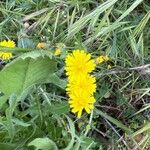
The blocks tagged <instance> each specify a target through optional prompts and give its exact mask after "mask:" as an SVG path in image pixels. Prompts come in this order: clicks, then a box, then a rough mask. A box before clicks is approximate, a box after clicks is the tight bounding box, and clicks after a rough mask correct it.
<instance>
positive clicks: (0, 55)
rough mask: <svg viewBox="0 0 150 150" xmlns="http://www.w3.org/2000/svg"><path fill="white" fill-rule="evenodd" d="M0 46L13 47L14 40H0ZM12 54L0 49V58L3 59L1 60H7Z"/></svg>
mask: <svg viewBox="0 0 150 150" xmlns="http://www.w3.org/2000/svg"><path fill="white" fill-rule="evenodd" d="M0 46H2V47H8V48H14V47H15V46H16V45H15V42H14V41H11V40H8V41H6V40H4V41H2V42H0ZM12 56H13V55H12V53H11V52H2V51H0V58H1V59H3V60H8V59H10V58H12Z"/></svg>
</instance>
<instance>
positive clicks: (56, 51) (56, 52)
mask: <svg viewBox="0 0 150 150" xmlns="http://www.w3.org/2000/svg"><path fill="white" fill-rule="evenodd" d="M60 54H61V49H59V48H58V49H56V50H55V53H54V55H55V56H58V55H60Z"/></svg>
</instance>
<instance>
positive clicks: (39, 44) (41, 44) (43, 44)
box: [37, 42, 46, 48]
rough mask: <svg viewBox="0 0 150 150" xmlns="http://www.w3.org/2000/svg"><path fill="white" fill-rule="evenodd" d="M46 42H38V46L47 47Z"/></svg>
mask: <svg viewBox="0 0 150 150" xmlns="http://www.w3.org/2000/svg"><path fill="white" fill-rule="evenodd" d="M45 47H46V44H45V43H44V42H41V43H38V45H37V48H45Z"/></svg>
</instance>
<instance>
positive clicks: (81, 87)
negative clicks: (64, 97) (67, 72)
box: [66, 75, 96, 95]
mask: <svg viewBox="0 0 150 150" xmlns="http://www.w3.org/2000/svg"><path fill="white" fill-rule="evenodd" d="M95 82H96V79H95V77H93V76H90V75H84V76H80V77H78V78H77V79H76V80H74V81H70V82H69V83H68V85H67V88H66V91H67V92H68V94H69V93H70V92H71V93H75V92H78V91H80V92H82V93H83V94H85V95H93V93H94V92H95V91H96V84H95Z"/></svg>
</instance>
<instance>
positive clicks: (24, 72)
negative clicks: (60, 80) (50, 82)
mask: <svg viewBox="0 0 150 150" xmlns="http://www.w3.org/2000/svg"><path fill="white" fill-rule="evenodd" d="M55 71H56V62H55V61H54V60H52V59H50V58H48V57H44V58H43V57H38V58H37V59H31V58H27V59H25V60H22V59H16V60H15V61H13V62H11V63H10V64H8V65H7V66H6V67H5V68H4V69H3V70H2V71H1V72H0V91H1V92H3V93H4V94H5V95H7V96H9V95H11V94H12V93H15V94H17V95H19V94H21V93H22V92H23V91H24V90H26V89H27V88H29V87H31V86H33V85H35V84H37V83H43V82H45V80H46V79H47V77H48V76H49V75H51V74H52V73H54V72H55Z"/></svg>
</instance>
